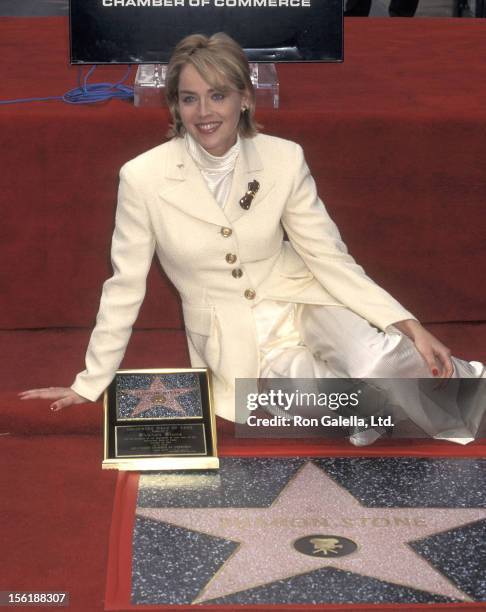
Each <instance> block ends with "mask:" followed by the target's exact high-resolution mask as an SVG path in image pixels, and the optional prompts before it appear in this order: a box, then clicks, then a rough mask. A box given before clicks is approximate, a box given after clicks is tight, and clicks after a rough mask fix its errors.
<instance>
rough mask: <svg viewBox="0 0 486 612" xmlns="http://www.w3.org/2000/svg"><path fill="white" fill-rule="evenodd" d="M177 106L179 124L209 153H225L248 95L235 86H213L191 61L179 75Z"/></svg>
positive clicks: (232, 143)
mask: <svg viewBox="0 0 486 612" xmlns="http://www.w3.org/2000/svg"><path fill="white" fill-rule="evenodd" d="M178 93H179V102H178V109H179V115H180V117H181V120H182V124H183V125H184V127H185V128H186V130H187V131H188V132H189V134H191V136H192V137H193V138H194V139H195V140H196V141H197V142H198V143H199V144H200V145H201V146H202V147H204V149H206V151H207V152H208V153H211V155H218V156H220V155H224V154H225V153H226V151H228V149H230V148H231V147H232V146H233V145H234V144H235V142H236V137H237V133H238V123H239V120H240V113H241V109H242V107H243V106H247V105H248V96H247V95H246V94H244V95H242V94H241V93H240V92H239V91H236V90H234V89H230V90H227V91H226V92H225V93H223V92H221V91H218V90H217V89H213V87H212V86H211V85H209V83H206V81H205V80H204V79H203V78H202V76H201V75H200V74H199V72H198V71H197V70H196V68H194V66H193V65H192V64H186V65H185V66H184V67H183V68H182V70H181V73H180V76H179V91H178Z"/></svg>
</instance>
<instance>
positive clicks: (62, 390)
mask: <svg viewBox="0 0 486 612" xmlns="http://www.w3.org/2000/svg"><path fill="white" fill-rule="evenodd" d="M19 397H20V399H21V400H30V399H47V400H55V401H54V402H52V404H51V410H61V409H62V408H67V406H72V405H73V404H84V403H85V402H89V401H90V400H88V399H86V398H85V397H83V396H82V395H79V394H78V393H76V391H73V390H72V389H71V388H70V387H46V388H44V389H29V390H28V391H22V392H21V393H19Z"/></svg>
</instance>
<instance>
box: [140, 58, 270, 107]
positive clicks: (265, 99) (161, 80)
mask: <svg viewBox="0 0 486 612" xmlns="http://www.w3.org/2000/svg"><path fill="white" fill-rule="evenodd" d="M166 73H167V64H140V66H139V67H138V69H137V74H136V76H135V84H134V96H135V100H134V104H135V106H138V107H144V108H147V107H152V108H157V107H161V106H166V105H167V104H166V101H165V77H166ZM250 76H251V81H252V83H253V86H254V87H255V93H256V103H257V107H258V108H262V107H264V108H275V109H277V108H278V107H279V82H278V75H277V69H276V67H275V64H269V63H262V64H257V63H251V64H250Z"/></svg>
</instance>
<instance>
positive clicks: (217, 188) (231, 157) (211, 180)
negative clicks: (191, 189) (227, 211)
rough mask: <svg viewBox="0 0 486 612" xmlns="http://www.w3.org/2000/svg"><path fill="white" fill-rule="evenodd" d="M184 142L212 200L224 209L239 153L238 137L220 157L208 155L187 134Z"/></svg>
mask: <svg viewBox="0 0 486 612" xmlns="http://www.w3.org/2000/svg"><path fill="white" fill-rule="evenodd" d="M184 140H185V144H186V148H187V151H188V152H189V155H190V156H191V157H192V159H193V160H194V163H195V164H196V166H197V167H198V168H199V170H200V171H201V174H202V176H203V178H204V180H205V182H206V184H207V186H208V188H209V190H210V191H211V193H212V194H213V196H214V199H215V200H216V202H217V203H218V204H219V206H221V208H224V207H225V204H226V201H227V199H228V196H229V192H230V190H231V182H232V180H233V172H234V169H235V164H236V159H237V158H238V154H239V152H240V137H239V136H237V139H236V143H235V144H234V145H233V146H232V147H231V149H229V150H228V151H227V152H226V153H225V154H224V155H221V156H220V157H218V156H216V155H211V153H208V152H207V151H206V149H204V148H203V147H201V145H200V144H199V143H198V142H197V141H196V140H195V139H194V138H193V137H192V136H191V135H190V134H189V133H188V132H186V134H185V136H184Z"/></svg>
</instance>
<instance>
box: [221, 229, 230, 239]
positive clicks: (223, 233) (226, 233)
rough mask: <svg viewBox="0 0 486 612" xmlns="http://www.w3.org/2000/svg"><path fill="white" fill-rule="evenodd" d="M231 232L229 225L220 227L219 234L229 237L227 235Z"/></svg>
mask: <svg viewBox="0 0 486 612" xmlns="http://www.w3.org/2000/svg"><path fill="white" fill-rule="evenodd" d="M232 233H233V230H232V229H230V228H229V227H222V228H221V235H222V236H223V237H224V238H229V236H231V234H232Z"/></svg>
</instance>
